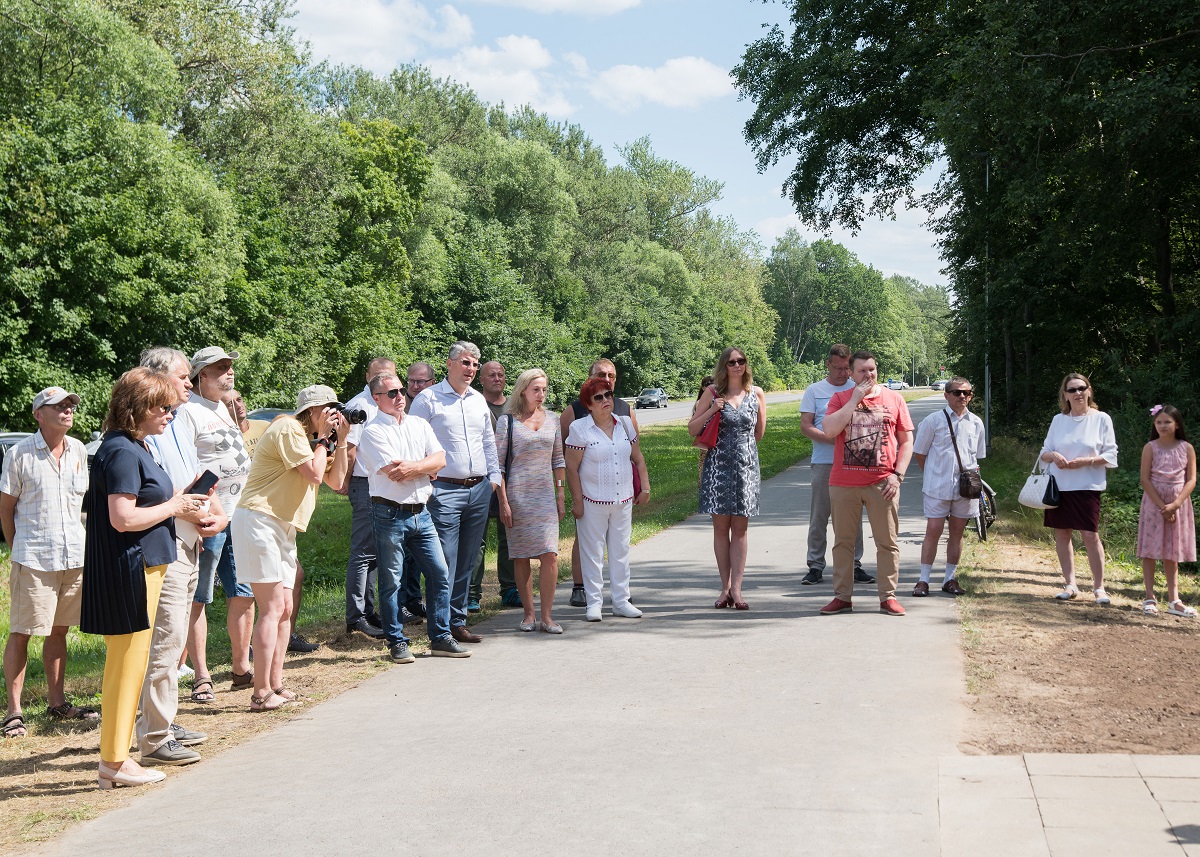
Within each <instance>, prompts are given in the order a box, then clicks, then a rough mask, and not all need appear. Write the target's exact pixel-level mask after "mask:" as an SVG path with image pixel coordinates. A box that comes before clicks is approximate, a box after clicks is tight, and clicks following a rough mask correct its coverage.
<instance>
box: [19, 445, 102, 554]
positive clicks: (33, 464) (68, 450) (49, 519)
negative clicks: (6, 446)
mask: <svg viewBox="0 0 1200 857" xmlns="http://www.w3.org/2000/svg"><path fill="white" fill-rule="evenodd" d="M63 444H64V449H63V454H62V458H61V459H57V458H55V457H54V455H53V454H51V452H50V447H49V446H47V445H46V439H45V438H43V437H42V433H41V432H40V431H37V432H34V433H33V434H31V435H30V436H29V437H27V438H25V439H24V440H22V441H20V442H19V443H18V444H17V445H16V446H14V447H13V448H12V449H10V450H9V451H8V454H7V455H5V456H4V469H3V471H2V472H0V491H2V492H4V493H5V494H8V495H9V496H10V497H15V498H16V499H17V504H16V508H15V510H14V519H15V524H16V527H15V532H14V533H13V544H12V545H11V547H12V560H13V562H16V563H20V564H21V565H23V566H25V567H26V568H32V569H36V570H37V571H66V570H67V569H69V568H82V567H83V543H84V538H85V534H84V528H83V495H84V494H85V493H86V492H87V489H88V480H89V477H88V466H87V450H86V449H85V448H84V446H83V443H82V442H80V441H78V440H76V439H75V438H73V437H66V438H64V439H63Z"/></svg>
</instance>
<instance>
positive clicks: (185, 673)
mask: <svg viewBox="0 0 1200 857" xmlns="http://www.w3.org/2000/svg"><path fill="white" fill-rule="evenodd" d="M195 674H196V671H195V670H194V669H192V668H191V667H189V666H188V665H187V664H184V665H183V666H181V667H180V668H179V677H180V678H191V677H192V676H194V675H195Z"/></svg>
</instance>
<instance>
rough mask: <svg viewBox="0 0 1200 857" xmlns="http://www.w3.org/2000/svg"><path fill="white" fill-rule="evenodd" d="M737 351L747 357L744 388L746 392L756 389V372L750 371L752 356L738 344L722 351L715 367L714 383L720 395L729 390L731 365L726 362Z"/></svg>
mask: <svg viewBox="0 0 1200 857" xmlns="http://www.w3.org/2000/svg"><path fill="white" fill-rule="evenodd" d="M735 351H736V352H737V353H738V354H740V355H742V356H743V357H745V358H746V374H745V375H743V376H742V377H743V379H744V380H743V381H742V389H743V390H745V391H746V392H750V391H751V390H753V389H754V373H753V372H751V371H750V358H749V357H747V356H746V352H745V351H743V350H742V349H740V348H738V347H737V346H736V345H731V346H729V347H728V348H726V349H725V350H724V351H722V352H721V356H720V357H718V358H717V365H716V368H715V369H713V385H714V386H715V387H716V388H717V395H718V396H724V395H725V393H726V392H727V391H728V390H729V367H728V366H727V365H726V364H727V363H728V362H729V358H730V357H732V356H733V353H734V352H735Z"/></svg>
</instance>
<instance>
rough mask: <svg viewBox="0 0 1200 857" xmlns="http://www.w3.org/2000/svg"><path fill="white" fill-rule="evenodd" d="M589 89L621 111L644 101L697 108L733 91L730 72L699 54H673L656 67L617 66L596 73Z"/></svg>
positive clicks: (639, 104)
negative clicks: (671, 57) (674, 55)
mask: <svg viewBox="0 0 1200 857" xmlns="http://www.w3.org/2000/svg"><path fill="white" fill-rule="evenodd" d="M588 91H589V92H591V94H592V95H593V96H594V97H595V98H596V99H597V100H599V101H601V102H603V103H604V104H606V105H608V106H609V107H611V108H613V109H614V110H619V111H621V112H628V111H631V110H635V109H637V108H638V107H641V106H642V104H643V103H649V104H658V105H661V106H663V107H698V106H699V105H701V104H703V103H704V102H706V101H712V100H713V99H716V98H723V97H725V96H728V95H732V94H733V84H732V83H731V81H730V80H729V73H728V72H727V71H725V70H724V69H722V68H721V67H720V66H717V65H714V64H713V63H711V62H709V61H708V60H706V59H703V58H702V57H676V58H674V59H669V60H667V61H666V62H665V63H663V64H662V65H660V66H658V67H657V68H650V67H648V66H640V65H617V66H613V67H612V68H610V69H606V70H605V71H602V72H600V73H599V74H597V75H596V76H595V77H594V78H593V79H592V81H591V83H590V84H589V85H588Z"/></svg>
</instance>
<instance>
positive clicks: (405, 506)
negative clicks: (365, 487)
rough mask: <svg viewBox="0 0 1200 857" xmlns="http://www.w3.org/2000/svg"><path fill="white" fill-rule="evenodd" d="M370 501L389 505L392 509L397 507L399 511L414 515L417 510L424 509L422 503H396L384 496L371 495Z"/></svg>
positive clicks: (421, 510)
mask: <svg viewBox="0 0 1200 857" xmlns="http://www.w3.org/2000/svg"><path fill="white" fill-rule="evenodd" d="M371 502H372V503H379V504H380V505H381V506H391V507H392V508H393V509H399V510H400V511H401V512H412V513H413V514H414V515H415V514H416V513H417V512H424V511H425V504H424V503H397V502H396V501H395V500H389V499H388V498H386V497H372V498H371Z"/></svg>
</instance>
